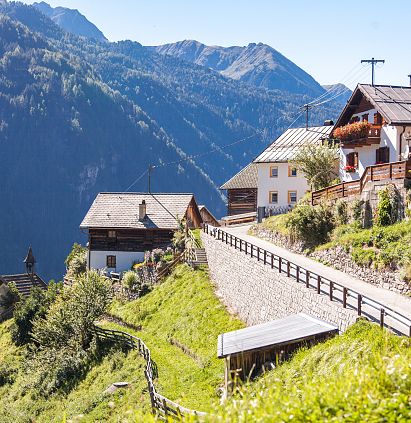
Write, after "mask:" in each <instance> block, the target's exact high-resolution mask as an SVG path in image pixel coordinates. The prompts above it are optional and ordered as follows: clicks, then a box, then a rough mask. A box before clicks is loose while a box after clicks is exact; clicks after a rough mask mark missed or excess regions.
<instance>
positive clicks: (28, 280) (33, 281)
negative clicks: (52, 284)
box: [0, 273, 47, 297]
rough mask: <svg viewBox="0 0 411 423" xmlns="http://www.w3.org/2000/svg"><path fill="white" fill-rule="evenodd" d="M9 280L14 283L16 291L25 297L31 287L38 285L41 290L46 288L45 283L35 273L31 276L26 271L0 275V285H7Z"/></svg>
mask: <svg viewBox="0 0 411 423" xmlns="http://www.w3.org/2000/svg"><path fill="white" fill-rule="evenodd" d="M11 282H14V283H15V284H16V288H17V291H18V292H19V293H20V294H21V295H22V296H23V297H27V296H28V295H29V294H30V290H31V288H34V287H38V288H41V289H43V290H46V289H47V284H46V283H45V282H44V281H43V279H41V277H40V276H39V275H37V274H36V273H34V275H33V276H32V277H31V276H30V275H29V274H27V273H21V274H17V275H0V285H1V284H2V283H4V284H5V285H8V284H9V283H11Z"/></svg>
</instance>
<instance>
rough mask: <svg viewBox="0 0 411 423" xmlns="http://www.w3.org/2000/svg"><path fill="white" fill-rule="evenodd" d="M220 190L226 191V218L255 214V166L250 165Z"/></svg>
mask: <svg viewBox="0 0 411 423" xmlns="http://www.w3.org/2000/svg"><path fill="white" fill-rule="evenodd" d="M220 189H224V190H227V214H228V216H233V215H237V214H244V213H252V212H256V211H257V165H256V164H254V163H250V164H249V165H248V166H246V167H245V168H244V169H242V170H240V172H238V173H237V174H236V175H234V176H233V177H232V178H231V179H230V180H228V181H227V182H226V183H224V184H223V185H221V187H220Z"/></svg>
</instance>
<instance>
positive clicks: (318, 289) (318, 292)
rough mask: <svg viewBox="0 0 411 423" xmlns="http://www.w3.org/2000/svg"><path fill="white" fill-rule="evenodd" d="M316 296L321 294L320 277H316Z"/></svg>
mask: <svg viewBox="0 0 411 423" xmlns="http://www.w3.org/2000/svg"><path fill="white" fill-rule="evenodd" d="M317 294H321V276H320V275H318V276H317Z"/></svg>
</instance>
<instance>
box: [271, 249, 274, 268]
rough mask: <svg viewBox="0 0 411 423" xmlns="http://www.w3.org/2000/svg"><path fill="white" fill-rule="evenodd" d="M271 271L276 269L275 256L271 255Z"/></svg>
mask: <svg viewBox="0 0 411 423" xmlns="http://www.w3.org/2000/svg"><path fill="white" fill-rule="evenodd" d="M271 269H274V254H273V253H271Z"/></svg>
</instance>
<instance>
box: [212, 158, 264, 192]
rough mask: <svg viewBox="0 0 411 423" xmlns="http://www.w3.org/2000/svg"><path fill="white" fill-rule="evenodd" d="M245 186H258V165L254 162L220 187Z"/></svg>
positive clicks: (234, 187)
mask: <svg viewBox="0 0 411 423" xmlns="http://www.w3.org/2000/svg"><path fill="white" fill-rule="evenodd" d="M243 188H257V166H256V165H255V164H254V163H250V164H248V165H247V166H246V167H245V168H244V169H241V170H240V171H239V172H238V173H237V174H236V175H234V176H233V177H232V178H231V179H229V180H228V181H227V182H225V183H224V184H223V185H221V187H220V189H243Z"/></svg>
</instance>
